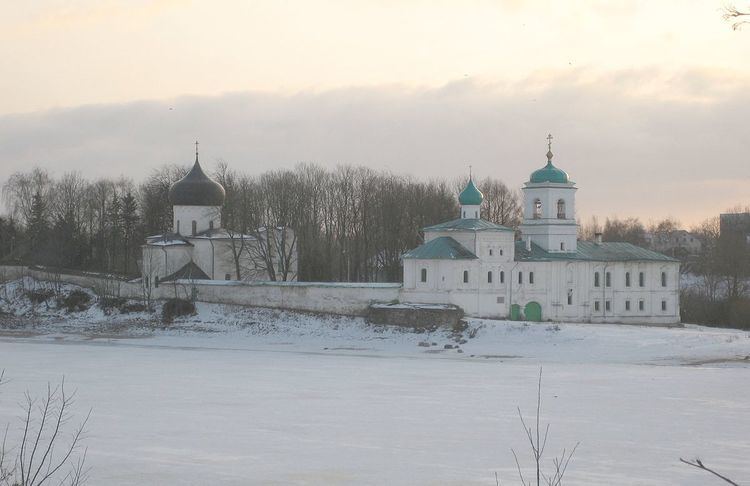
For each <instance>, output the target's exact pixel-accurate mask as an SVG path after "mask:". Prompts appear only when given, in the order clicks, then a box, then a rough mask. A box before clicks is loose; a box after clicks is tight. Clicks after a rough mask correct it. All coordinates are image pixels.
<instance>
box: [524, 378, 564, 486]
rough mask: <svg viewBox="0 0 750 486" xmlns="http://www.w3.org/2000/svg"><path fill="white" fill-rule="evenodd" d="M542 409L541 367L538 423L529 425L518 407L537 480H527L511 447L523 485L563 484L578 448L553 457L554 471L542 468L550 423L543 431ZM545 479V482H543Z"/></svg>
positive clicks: (549, 485) (538, 390) (537, 400)
mask: <svg viewBox="0 0 750 486" xmlns="http://www.w3.org/2000/svg"><path fill="white" fill-rule="evenodd" d="M541 410H542V369H541V368H539V383H538V388H537V399H536V424H535V425H534V427H529V426H528V425H526V421H525V420H524V418H523V414H522V413H521V408H520V407H519V408H518V417H519V419H520V420H521V424H522V425H523V429H524V431H525V432H526V437H527V438H528V440H529V446H530V448H531V454H532V457H533V460H534V468H535V472H536V481H534V480H533V478H532V479H529V480H527V479H526V477H525V476H524V475H523V470H522V469H521V463H520V462H519V460H518V455H517V454H516V451H515V450H514V449H511V452H512V453H513V458H514V459H515V461H516V468H517V469H518V475H519V477H520V479H521V484H523V486H531V485H534V484H535V485H536V486H542V485H543V484H546V485H547V486H561V485H562V480H563V477H564V476H565V471H566V470H567V469H568V464H570V460H571V459H572V458H573V454H574V453H575V451H576V449H577V448H578V444H579V443H576V445H575V446H573V448H572V449H571V450H570V452H568V451H567V449H563V450H562V453H561V454H560V456H559V457H555V458H553V459H552V466H553V469H552V472H551V473H545V472H544V470H543V469H542V458H543V457H544V450H545V448H546V446H547V437H548V435H549V424H547V426H546V427H545V428H544V432H542V429H541V426H540V423H539V422H540V415H541ZM542 481H543V482H542Z"/></svg>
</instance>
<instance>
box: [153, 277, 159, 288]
mask: <svg viewBox="0 0 750 486" xmlns="http://www.w3.org/2000/svg"><path fill="white" fill-rule="evenodd" d="M154 287H156V288H159V276H158V275H157V276H156V277H154Z"/></svg>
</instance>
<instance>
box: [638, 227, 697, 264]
mask: <svg viewBox="0 0 750 486" xmlns="http://www.w3.org/2000/svg"><path fill="white" fill-rule="evenodd" d="M646 241H647V242H648V245H649V248H650V249H652V250H654V251H658V252H659V253H664V254H665V255H669V256H672V257H675V258H681V257H685V256H691V255H698V254H699V253H700V252H701V249H702V248H703V242H702V241H701V240H700V238H699V237H698V236H696V235H694V234H693V233H690V232H689V231H685V230H671V231H658V232H655V233H646Z"/></svg>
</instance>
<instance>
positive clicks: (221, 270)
mask: <svg viewBox="0 0 750 486" xmlns="http://www.w3.org/2000/svg"><path fill="white" fill-rule="evenodd" d="M169 197H170V200H172V202H173V206H172V208H173V213H174V217H173V226H172V232H169V233H165V234H163V235H156V236H151V237H148V238H147V239H146V244H145V245H143V251H142V261H141V270H142V275H143V281H144V284H145V285H146V286H147V287H149V288H157V287H158V286H159V284H160V283H161V282H169V281H172V282H174V281H176V280H196V281H198V280H241V281H267V280H276V281H293V280H296V279H297V243H296V236H295V234H294V231H292V230H291V229H289V228H261V229H258V230H257V231H254V232H253V234H251V235H246V234H241V233H239V232H236V231H232V230H229V229H223V228H222V227H221V207H222V204H223V202H224V188H223V187H221V185H220V184H218V183H217V182H215V181H213V180H211V179H210V178H208V176H206V175H205V174H204V173H203V170H202V169H201V167H200V164H199V162H198V154H197V152H196V159H195V164H194V166H193V168H192V170H191V171H190V172H189V173H188V174H187V175H186V176H185V177H184V178H182V179H180V180H179V181H177V182H176V183H175V184H174V185H173V186H172V187H171V189H170V193H169Z"/></svg>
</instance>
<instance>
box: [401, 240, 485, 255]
mask: <svg viewBox="0 0 750 486" xmlns="http://www.w3.org/2000/svg"><path fill="white" fill-rule="evenodd" d="M404 258H413V259H415V260H475V259H476V258H477V256H476V255H475V254H474V253H472V252H471V251H469V250H468V249H466V247H464V246H463V245H461V243H459V242H458V241H456V240H454V239H453V238H451V237H450V236H441V237H439V238H435V239H432V240H430V241H428V242H427V243H425V244H423V245H420V246H418V247H416V248H414V249H413V250H410V251H408V252H406V253H404Z"/></svg>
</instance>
